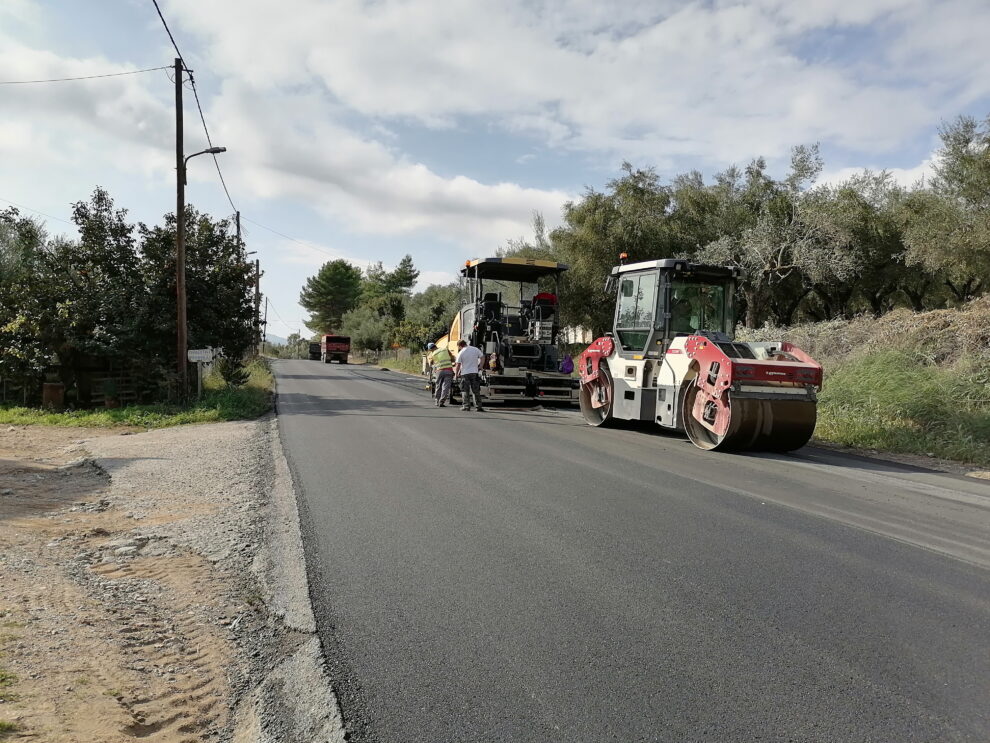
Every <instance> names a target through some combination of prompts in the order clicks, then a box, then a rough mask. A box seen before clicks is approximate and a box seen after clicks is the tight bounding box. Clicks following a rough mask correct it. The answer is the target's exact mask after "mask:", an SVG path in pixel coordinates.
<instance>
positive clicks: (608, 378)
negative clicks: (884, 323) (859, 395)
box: [578, 259, 822, 451]
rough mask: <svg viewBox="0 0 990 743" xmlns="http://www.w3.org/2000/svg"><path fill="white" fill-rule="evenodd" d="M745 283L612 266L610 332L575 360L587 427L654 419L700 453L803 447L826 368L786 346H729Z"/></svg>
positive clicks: (649, 266) (651, 265) (709, 274)
mask: <svg viewBox="0 0 990 743" xmlns="http://www.w3.org/2000/svg"><path fill="white" fill-rule="evenodd" d="M739 277H740V271H739V270H738V269H735V268H725V267H720V266H705V265H700V264H695V263H690V262H688V261H685V260H672V259H667V260H656V261H644V262H641V263H632V264H628V265H620V266H616V267H615V268H613V269H612V273H611V276H610V278H609V284H610V286H613V287H614V290H615V292H616V306H615V315H614V320H613V330H612V332H611V333H610V334H607V335H605V336H604V337H602V338H599V339H597V340H596V341H595V342H594V343H592V344H591V345H590V346H589V347H588V348H587V349H586V350H585V351H584V353H583V354H581V358H580V360H579V362H578V370H579V372H580V375H581V389H580V396H579V401H580V405H581V412H582V413H583V415H584V417H585V420H587V422H588V423H589V424H591V425H593V426H600V425H603V424H607V423H608V422H609V421H611V420H615V419H621V420H650V421H654V422H656V423H657V424H659V425H660V426H663V427H664V428H670V429H675V430H681V431H684V432H685V433H687V435H688V438H690V439H691V441H692V442H693V443H694V444H695V445H696V446H698V447H700V448H702V449H720V450H749V449H759V450H768V451H790V450H793V449H797V448H800V447H801V446H804V444H806V443H807V442H808V439H810V438H811V435H812V433H813V432H814V430H815V420H816V414H817V413H816V411H817V392H818V390H819V389H820V388H821V382H822V370H821V367H820V366H819V365H818V364H817V363H816V362H815V361H814V360H812V359H811V358H810V357H809V356H808V355H807V354H805V353H804V352H803V351H801V350H800V349H798V348H795V347H794V346H792V345H791V344H789V343H786V342H784V341H777V342H771V343H742V342H737V341H734V340H733V330H734V328H735V306H734V300H735V287H736V281H737V280H738V279H739Z"/></svg>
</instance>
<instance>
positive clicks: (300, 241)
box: [241, 214, 340, 258]
mask: <svg viewBox="0 0 990 743" xmlns="http://www.w3.org/2000/svg"><path fill="white" fill-rule="evenodd" d="M241 219H242V220H244V221H245V222H250V223H251V224H255V225H258V227H260V228H261V229H263V230H268V231H269V232H271V233H272V234H273V235H278V236H279V237H284V238H285V239H286V240H290V241H292V242H294V243H299V244H300V245H302V246H303V247H304V248H310V249H311V250H316V251H318V252H320V253H325V254H326V255H329V256H330V257H331V258H339V257H340V256H338V255H335V254H334V253H331V252H330V251H329V250H324V249H323V248H319V247H317V246H316V245H313V244H312V243H307V242H303V241H302V240H297V239H296V238H294V237H290V236H289V235H286V234H285V233H284V232H279V231H278V230H273V229H272V228H271V227H266V226H265V225H263V224H262V223H261V222H255V221H254V220H253V219H250V218H249V217H245V216H244V215H243V214H242V215H241Z"/></svg>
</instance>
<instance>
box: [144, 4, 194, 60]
mask: <svg viewBox="0 0 990 743" xmlns="http://www.w3.org/2000/svg"><path fill="white" fill-rule="evenodd" d="M151 2H152V3H153V4H154V6H155V10H157V11H158V17H159V18H161V19H162V25H163V26H164V27H165V33H167V34H168V38H169V41H171V42H172V48H173V49H175V56H177V57H178V58H179V59H180V60H182V66H183V67H185V66H186V60H184V59H182V52H180V51H179V45H178V44H176V43H175V37H174V36H172V32H171V31H170V30H169V27H168V24H167V23H166V22H165V16H163V15H162V9H161V8H159V7H158V0H151Z"/></svg>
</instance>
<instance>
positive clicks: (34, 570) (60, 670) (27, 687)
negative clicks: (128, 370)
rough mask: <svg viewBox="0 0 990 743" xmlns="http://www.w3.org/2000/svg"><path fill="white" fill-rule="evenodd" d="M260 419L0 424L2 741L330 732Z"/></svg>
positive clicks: (269, 439) (284, 506) (279, 473)
mask: <svg viewBox="0 0 990 743" xmlns="http://www.w3.org/2000/svg"><path fill="white" fill-rule="evenodd" d="M295 507H296V506H295V499H294V494H293V490H292V484H291V480H290V479H289V478H288V471H287V468H286V466H285V463H284V458H283V457H282V454H281V449H280V445H279V441H278V432H277V428H276V426H275V421H274V418H272V417H270V416H269V417H266V418H264V419H261V420H259V421H253V422H244V423H221V424H209V425H197V426H184V427H179V428H171V429H161V430H156V431H150V432H146V433H132V432H130V431H126V432H123V435H121V433H119V432H116V431H115V432H112V433H110V432H107V431H95V430H91V429H90V430H86V429H74V430H73V429H50V428H49V429H46V428H44V427H32V426H24V427H8V428H6V429H5V430H4V431H2V432H0V569H2V570H3V573H4V591H3V592H2V595H0V624H2V628H0V644H2V648H0V649H2V653H3V657H2V659H0V671H2V672H3V674H0V678H2V679H4V683H3V684H2V688H0V720H3V721H5V722H7V723H10V725H12V726H13V729H12V731H11V732H10V734H12V735H13V736H15V737H14V739H15V740H16V739H18V738H19V737H24V736H27V738H28V739H43V740H46V741H52V742H53V743H63V742H64V743H68V741H77V740H92V741H111V740H112V741H122V740H132V739H137V738H142V737H148V736H149V735H153V736H154V738H155V740H159V741H165V742H171V741H179V740H187V739H189V737H190V736H195V737H196V738H197V739H202V740H219V741H238V742H240V741H245V742H246V741H282V740H307V741H309V740H314V741H316V740H319V741H340V740H343V728H342V725H341V722H340V715H339V712H338V710H337V706H336V702H335V700H334V698H333V696H332V692H331V690H330V687H329V683H328V682H327V681H326V678H325V677H324V675H323V671H322V660H321V656H320V649H319V643H318V641H317V639H316V637H315V633H314V626H313V620H312V612H311V610H310V609H309V597H308V586H307V583H306V578H305V569H304V565H303V562H302V547H301V541H300V536H299V527H298V517H297V516H296V512H295Z"/></svg>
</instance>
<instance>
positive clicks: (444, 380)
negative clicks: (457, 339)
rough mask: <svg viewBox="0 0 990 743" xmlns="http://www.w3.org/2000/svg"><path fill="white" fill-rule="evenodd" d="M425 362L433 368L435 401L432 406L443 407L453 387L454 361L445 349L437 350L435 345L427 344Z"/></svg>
mask: <svg viewBox="0 0 990 743" xmlns="http://www.w3.org/2000/svg"><path fill="white" fill-rule="evenodd" d="M426 350H427V351H429V353H428V354H427V355H426V359H427V361H428V362H429V363H430V365H431V366H432V367H433V382H434V388H435V394H436V399H435V400H434V401H433V404H434V405H435V406H436V407H438V408H442V407H444V406H445V405H446V404H447V402H448V401H449V400H450V390H451V388H452V387H453V385H454V359H453V358H452V357H451V355H450V351H448V350H447V349H446V348H437V344H436V343H427V344H426Z"/></svg>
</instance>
